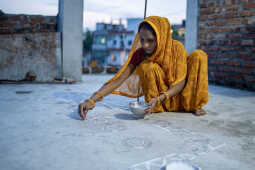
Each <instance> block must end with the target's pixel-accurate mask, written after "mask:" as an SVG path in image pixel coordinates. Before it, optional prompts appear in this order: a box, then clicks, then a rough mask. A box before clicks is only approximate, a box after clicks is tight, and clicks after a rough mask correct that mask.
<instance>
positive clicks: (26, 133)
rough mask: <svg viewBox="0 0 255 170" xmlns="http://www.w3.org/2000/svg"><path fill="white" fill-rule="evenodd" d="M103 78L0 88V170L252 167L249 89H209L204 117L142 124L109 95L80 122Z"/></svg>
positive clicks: (174, 116)
mask: <svg viewBox="0 0 255 170" xmlns="http://www.w3.org/2000/svg"><path fill="white" fill-rule="evenodd" d="M110 77H111V75H84V76H83V82H82V83H77V84H72V85H64V84H53V85H50V84H19V85H17V84H6V85H0V98H1V100H0V117H1V118H0V132H1V135H0V169H3V170H14V169H15V170H16V169H17V170H57V169H61V170H122V169H129V170H146V169H147V170H149V169H150V170H159V169H160V168H162V167H163V166H164V165H166V164H168V163H170V162H172V161H184V162H187V163H190V164H192V165H194V166H196V167H200V168H201V169H202V170H216V169H217V170H228V169H231V170H240V169H245V170H253V169H254V167H255V161H254V160H255V154H254V153H255V111H254V110H255V93H254V92H248V91H242V90H237V89H230V88H225V87H220V86H214V85H210V96H211V97H210V101H209V103H208V105H206V107H205V110H206V111H207V112H208V114H207V115H205V116H202V117H196V116H193V115H192V114H190V113H160V114H154V115H150V116H147V117H146V118H145V119H136V118H134V117H133V116H132V114H131V113H130V112H129V111H128V102H129V101H133V100H134V99H129V98H125V97H121V96H116V95H109V96H107V97H105V100H103V101H102V102H100V103H97V104H96V108H95V109H94V110H92V111H90V112H89V114H88V120H87V121H81V120H80V118H79V116H78V114H77V106H78V104H79V103H80V102H81V101H82V100H83V99H85V98H87V97H89V96H90V95H91V94H92V92H93V91H95V90H97V89H98V88H99V87H100V86H101V85H102V84H103V83H104V82H105V81H106V80H108V79H109V78H110Z"/></svg>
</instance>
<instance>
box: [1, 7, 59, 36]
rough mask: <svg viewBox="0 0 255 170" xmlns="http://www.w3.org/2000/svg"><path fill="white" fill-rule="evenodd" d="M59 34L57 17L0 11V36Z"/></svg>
mask: <svg viewBox="0 0 255 170" xmlns="http://www.w3.org/2000/svg"><path fill="white" fill-rule="evenodd" d="M37 32H57V24H56V16H42V15H14V14H4V13H3V12H2V11H0V34H15V33H37Z"/></svg>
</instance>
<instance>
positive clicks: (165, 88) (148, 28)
mask: <svg viewBox="0 0 255 170" xmlns="http://www.w3.org/2000/svg"><path fill="white" fill-rule="evenodd" d="M110 93H112V94H119V95H123V96H127V97H138V96H142V95H144V97H145V101H146V102H147V103H148V105H149V106H151V107H148V108H147V109H146V110H145V112H146V113H155V112H166V111H170V112H174V111H187V112H193V113H194V114H195V115H197V116H200V115H204V114H205V113H206V112H205V111H204V110H203V109H202V107H203V106H204V105H205V104H206V103H207V102H208V99H209V93H208V70H207V55H206V54H205V53H204V52H203V51H201V50H196V51H194V52H193V53H192V54H191V55H189V56H188V54H187V52H186V51H185V49H184V46H183V45H182V43H180V42H179V41H176V40H173V39H172V36H171V26H170V23H169V21H168V19H167V18H164V17H158V16H151V17H148V18H146V19H145V20H144V21H143V22H141V23H140V25H139V28H138V34H137V35H136V38H135V41H134V43H133V46H132V49H131V51H130V54H129V57H128V59H127V61H126V63H125V64H124V65H123V67H122V68H121V70H120V71H119V72H118V73H117V74H116V75H115V76H114V77H113V78H112V79H111V80H109V81H108V82H107V83H105V84H104V85H103V86H102V87H101V88H100V89H99V90H98V91H97V92H95V93H94V94H93V95H92V96H91V98H89V99H87V100H85V102H84V103H81V104H80V105H79V114H80V116H81V118H82V119H83V120H84V119H86V114H87V112H88V110H90V109H93V108H94V106H95V102H97V101H101V100H102V99H103V98H104V96H106V95H108V94H110Z"/></svg>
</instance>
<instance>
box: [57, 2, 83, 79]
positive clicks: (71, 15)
mask: <svg viewBox="0 0 255 170" xmlns="http://www.w3.org/2000/svg"><path fill="white" fill-rule="evenodd" d="M82 28H83V0H72V1H70V0H59V18H58V29H59V30H58V31H60V32H61V33H62V61H63V66H62V67H63V76H64V77H65V78H70V79H73V80H76V81H80V80H81V76H82V49H83V44H82V33H83V29H82Z"/></svg>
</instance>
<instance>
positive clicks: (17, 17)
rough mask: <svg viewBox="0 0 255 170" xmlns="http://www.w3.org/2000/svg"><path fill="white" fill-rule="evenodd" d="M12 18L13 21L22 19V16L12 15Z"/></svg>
mask: <svg viewBox="0 0 255 170" xmlns="http://www.w3.org/2000/svg"><path fill="white" fill-rule="evenodd" d="M10 20H12V21H20V20H21V18H20V15H13V16H10Z"/></svg>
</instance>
